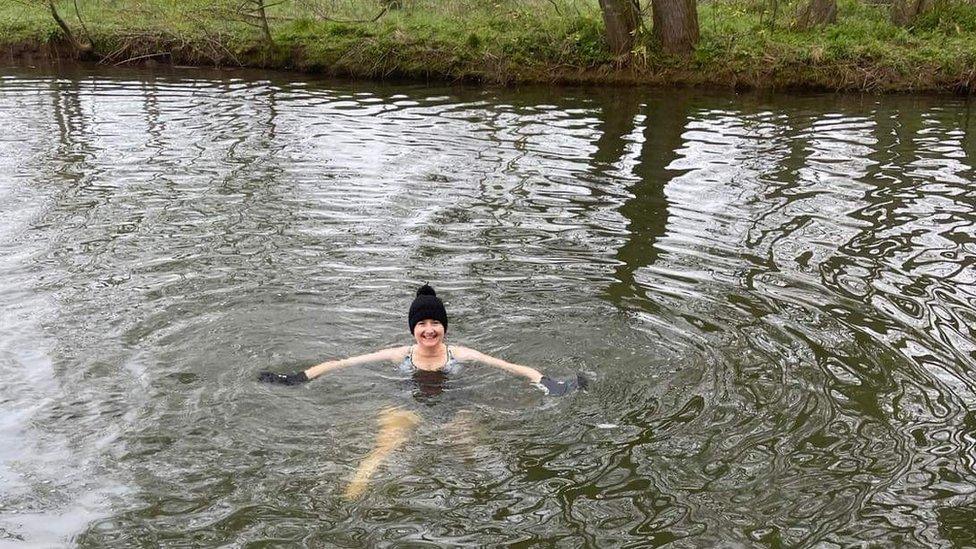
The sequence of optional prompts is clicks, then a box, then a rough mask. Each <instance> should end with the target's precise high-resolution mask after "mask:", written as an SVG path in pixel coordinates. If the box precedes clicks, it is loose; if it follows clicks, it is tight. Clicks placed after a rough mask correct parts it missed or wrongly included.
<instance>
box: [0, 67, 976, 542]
mask: <svg viewBox="0 0 976 549" xmlns="http://www.w3.org/2000/svg"><path fill="white" fill-rule="evenodd" d="M12 76H13V77H9V78H4V79H2V80H0V124H2V125H3V127H4V128H7V129H9V131H7V132H5V133H4V134H3V135H0V170H2V172H0V197H2V198H3V201H2V204H0V214H2V219H3V221H0V251H2V252H3V253H2V257H0V280H2V281H3V284H0V286H2V287H3V288H2V290H0V302H2V307H0V310H2V313H0V322H2V323H3V325H4V326H5V327H8V328H9V329H5V330H4V331H3V333H2V334H0V374H2V375H3V376H4V379H5V380H9V383H4V384H3V386H2V388H0V395H2V399H0V407H2V417H3V418H4V419H3V423H2V424H0V441H2V444H0V446H2V447H3V448H4V449H3V451H0V475H2V479H0V481H2V482H3V485H4V488H5V489H4V490H3V496H0V505H2V507H0V528H2V530H0V535H3V536H6V538H7V539H14V540H19V539H23V540H24V541H25V542H28V543H37V544H57V543H59V542H64V541H65V540H68V539H71V540H72V541H73V542H75V543H77V544H79V545H81V546H128V545H138V544H142V545H187V544H189V545H220V544H227V543H251V542H254V543H262V542H264V543H274V542H277V543H285V544H295V543H306V544H311V545H315V544H323V543H328V544H348V545H363V544H368V545H373V544H391V543H414V542H418V543H419V542H433V543H439V544H462V543H470V544H483V543H486V542H489V540H490V543H497V542H498V541H499V540H502V541H503V542H509V541H510V542H513V543H515V542H537V543H543V544H547V543H548V544H558V543H572V544H574V545H575V544H590V545H595V546H618V545H628V544H650V545H665V544H670V545H673V546H688V547H692V546H702V545H713V544H719V543H726V542H732V543H740V544H746V545H753V544H759V545H770V546H775V545H789V546H804V545H817V544H821V545H828V544H836V545H839V546H848V545H856V544H861V543H874V542H878V543H882V544H889V545H955V546H965V545H966V544H967V543H969V544H971V543H972V537H971V534H970V533H969V530H968V529H967V528H966V525H968V523H967V522H966V521H967V520H969V521H971V520H972V518H973V505H974V501H973V494H974V493H976V475H974V474H973V467H974V466H976V438H974V437H973V430H974V420H973V417H974V410H976V379H974V375H973V370H974V366H976V337H974V334H973V331H972V326H973V325H974V324H976V322H974V321H976V315H974V314H973V312H972V311H973V306H974V304H976V299H974V297H976V279H974V278H973V274H972V273H973V272H976V271H974V270H973V269H972V266H973V262H974V258H976V248H974V244H973V243H974V239H973V237H974V230H973V226H974V221H976V219H974V218H976V212H974V210H973V204H976V197H974V190H973V185H972V183H973V177H974V164H976V149H974V145H973V143H974V138H973V136H974V133H976V129H974V127H973V124H974V122H973V119H972V116H971V114H970V112H971V103H969V102H963V101H959V100H947V99H918V98H904V97H900V98H884V99H877V98H845V97H835V96H804V97H790V98H785V97H775V96H774V97H762V96H731V97H730V96H724V95H710V94H702V93H692V92H687V93H678V94H653V93H647V94H645V93H635V92H633V91H630V90H628V91H618V92H597V91H580V90H560V91H559V92H556V91H553V90H521V91H518V92H508V91H482V90H463V89H453V88H452V89H428V88H423V87H416V86H352V85H348V84H342V83H335V82H330V83H300V82H299V83H296V82H289V81H287V80H280V79H277V78H274V77H268V75H265V74H261V75H255V76H253V77H252V76H251V75H228V74H215V75H210V74H206V73H192V74H191V75H187V74H184V73H174V74H168V75H167V74H156V75H152V74H141V73H110V74H105V75H97V76H90V75H85V76H81V75H79V76H71V75H64V76H62V77H60V78H52V77H50V76H48V75H44V74H37V73H30V72H20V73H17V74H15V75H12ZM426 279H430V280H432V281H439V282H437V285H438V288H439V289H440V288H443V290H442V292H443V294H444V295H445V297H446V298H447V303H448V307H449V310H450V311H451V314H452V322H451V326H452V328H451V330H452V332H451V337H452V339H453V340H454V341H457V342H459V343H467V344H470V345H472V346H474V347H477V348H480V349H483V350H484V351H486V352H490V353H492V354H497V355H500V356H504V357H507V358H511V359H513V360H518V361H520V362H524V363H527V364H532V365H537V366H539V367H541V368H543V369H545V370H547V371H549V372H552V373H554V374H556V375H559V374H568V373H570V372H573V371H575V370H577V369H580V368H583V369H588V370H591V371H593V372H594V373H595V374H596V376H597V378H598V382H597V383H596V384H595V386H594V389H593V390H592V392H591V393H590V394H589V395H586V396H585V397H581V398H570V399H564V400H552V399H543V398H542V397H541V396H540V395H539V394H538V393H536V392H533V390H531V389H530V388H528V387H526V386H524V384H521V383H520V382H518V381H516V380H512V379H510V378H508V377H506V376H505V375H504V374H500V373H498V372H495V371H488V370H486V369H481V368H468V369H466V371H465V374H464V376H462V377H460V378H459V379H456V380H451V381H450V383H449V387H447V388H448V389H449V390H445V391H443V392H440V389H441V388H443V387H444V384H443V380H432V381H433V383H427V384H424V383H421V384H419V385H416V386H415V385H412V384H410V383H404V380H403V379H401V378H400V377H398V376H397V375H395V374H394V373H393V372H390V371H387V370H385V369H384V368H383V367H381V366H379V365H377V366H375V367H369V368H362V369H358V370H351V371H344V372H342V373H341V374H336V375H333V376H329V377H328V378H327V379H323V380H320V381H316V382H315V383H313V384H310V385H308V386H306V387H302V388H276V387H264V386H259V385H257V384H256V383H254V381H253V374H254V372H256V371H257V370H259V369H262V368H267V367H275V366H280V367H281V369H287V368H288V367H289V366H294V365H296V364H299V365H301V364H309V363H312V362H315V361H317V360H320V359H322V358H326V357H333V356H339V355H347V354H352V353H356V352H361V351H365V350H369V349H374V348H376V347H380V346H385V345H390V344H394V343H399V342H400V341H402V340H403V339H405V338H406V336H407V334H406V332H405V331H404V322H403V317H404V315H405V310H406V306H407V305H408V303H409V298H410V295H411V292H410V288H411V287H414V285H415V283H416V282H417V281H418V280H426ZM401 334H402V335H403V337H400V335H401ZM421 381H423V380H421ZM428 381H431V380H428ZM431 388H433V389H434V391H433V393H439V394H433V393H429V392H427V391H426V389H431ZM415 393H416V394H415ZM413 396H416V397H417V399H416V400H415V399H414V398H413ZM389 406H406V407H407V408H408V409H409V410H410V411H409V413H410V414H417V416H418V417H419V418H421V420H422V421H419V422H418V423H417V427H416V433H415V434H414V435H411V436H410V437H406V439H405V440H399V439H398V441H397V445H396V446H397V448H396V449H395V451H392V452H391V453H390V455H389V456H385V457H386V459H387V460H386V462H385V464H384V465H383V466H382V467H378V468H377V469H376V470H375V471H370V477H371V483H370V484H369V486H366V487H364V489H363V491H362V493H361V494H359V495H360V496H361V497H360V498H359V499H358V500H357V501H355V502H347V501H346V500H345V499H343V497H342V496H343V490H344V489H345V487H346V486H348V485H349V480H350V479H352V478H353V476H354V474H355V471H356V468H357V466H358V465H359V464H360V463H363V459H364V457H366V456H368V455H369V452H370V451H371V448H372V447H373V441H374V439H375V436H376V428H375V419H376V418H377V417H379V416H380V415H381V413H382V410H384V409H386V408H387V407H389ZM411 417H412V416H411ZM459 417H461V418H463V421H462V422H454V421H453V420H452V419H450V418H459ZM444 418H448V419H444ZM458 441H462V442H460V443H458ZM66 471H67V473H66Z"/></svg>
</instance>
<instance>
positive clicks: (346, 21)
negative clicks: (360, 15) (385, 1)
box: [316, 6, 390, 23]
mask: <svg viewBox="0 0 976 549" xmlns="http://www.w3.org/2000/svg"><path fill="white" fill-rule="evenodd" d="M388 9H390V6H383V9H382V10H380V12H379V13H377V14H376V17H374V18H372V19H333V18H331V17H329V16H328V15H322V14H321V13H317V14H316V15H318V16H319V19H322V20H324V21H332V22H333V23H375V22H376V21H377V20H379V18H380V17H383V14H384V13H386V10H388ZM316 11H317V10H316Z"/></svg>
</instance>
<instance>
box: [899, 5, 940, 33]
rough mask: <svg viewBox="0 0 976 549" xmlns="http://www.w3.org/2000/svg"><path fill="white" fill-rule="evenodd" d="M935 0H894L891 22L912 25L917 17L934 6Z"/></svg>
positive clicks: (903, 25) (902, 25) (901, 25)
mask: <svg viewBox="0 0 976 549" xmlns="http://www.w3.org/2000/svg"><path fill="white" fill-rule="evenodd" d="M934 4H935V2H934V1H933V0H893V1H892V2H891V22H892V23H894V24H895V25H898V26H900V27H905V26H908V25H911V24H912V22H913V21H915V18H916V17H918V16H919V15H921V14H923V13H925V12H927V11H929V10H930V9H932V7H933V6H934Z"/></svg>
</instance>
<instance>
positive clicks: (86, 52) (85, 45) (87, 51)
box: [23, 0, 95, 59]
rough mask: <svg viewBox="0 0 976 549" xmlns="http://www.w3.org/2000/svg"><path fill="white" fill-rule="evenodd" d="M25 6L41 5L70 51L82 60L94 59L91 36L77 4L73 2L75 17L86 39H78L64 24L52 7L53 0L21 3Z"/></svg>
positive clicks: (55, 8) (55, 7) (56, 10)
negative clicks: (49, 15)
mask: <svg viewBox="0 0 976 549" xmlns="http://www.w3.org/2000/svg"><path fill="white" fill-rule="evenodd" d="M23 3H24V4H27V5H43V6H44V7H46V8H47V10H48V11H49V12H50V13H51V17H53V18H54V22H55V23H57V25H58V28H60V29H61V33H62V34H64V38H65V40H67V41H68V44H70V45H71V49H73V50H75V54H77V55H78V57H80V58H82V59H90V58H93V57H95V48H94V46H93V45H92V39H91V35H90V34H89V33H88V28H87V27H86V26H85V22H84V21H83V20H82V19H81V12H80V11H79V10H78V2H77V0H76V1H75V3H74V4H75V16H76V17H78V22H79V23H80V24H81V28H82V30H83V31H84V32H85V36H86V38H80V37H78V36H77V35H75V33H74V32H73V31H72V30H71V27H69V26H68V24H67V23H66V22H65V20H64V18H62V17H61V14H60V13H58V7H57V6H55V5H54V0H47V1H46V2H45V1H44V0H39V1H34V2H23Z"/></svg>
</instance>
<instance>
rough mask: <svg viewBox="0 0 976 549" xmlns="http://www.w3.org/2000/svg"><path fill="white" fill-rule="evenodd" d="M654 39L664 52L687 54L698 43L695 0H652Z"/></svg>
mask: <svg viewBox="0 0 976 549" xmlns="http://www.w3.org/2000/svg"><path fill="white" fill-rule="evenodd" d="M651 6H652V9H653V11H654V39H655V40H656V41H657V42H658V43H659V44H660V45H661V49H662V50H663V51H664V52H665V53H670V54H677V55H687V54H690V53H691V51H692V50H694V49H695V45H696V44H698V7H697V5H696V3H695V0H652V1H651Z"/></svg>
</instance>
